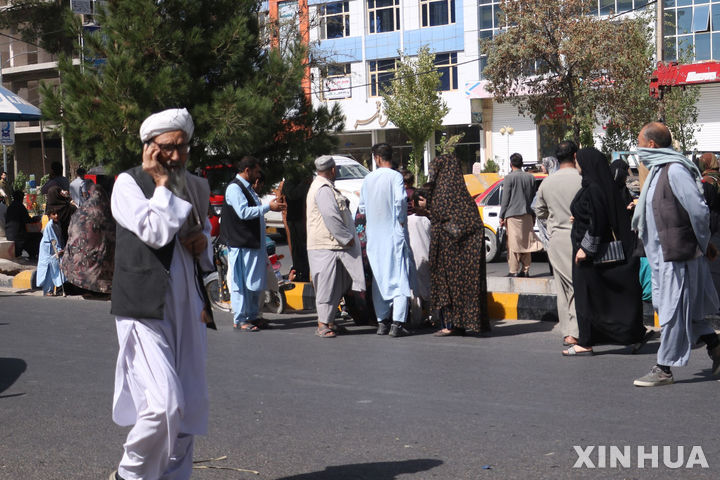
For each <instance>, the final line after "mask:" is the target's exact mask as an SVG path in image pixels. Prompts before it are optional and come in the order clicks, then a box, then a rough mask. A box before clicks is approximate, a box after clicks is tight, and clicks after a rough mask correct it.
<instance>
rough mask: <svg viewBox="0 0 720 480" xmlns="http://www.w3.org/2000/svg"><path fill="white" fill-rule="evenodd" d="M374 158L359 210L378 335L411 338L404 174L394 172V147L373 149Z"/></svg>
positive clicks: (381, 145)
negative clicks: (372, 168) (409, 335)
mask: <svg viewBox="0 0 720 480" xmlns="http://www.w3.org/2000/svg"><path fill="white" fill-rule="evenodd" d="M372 154H373V159H374V161H375V165H376V166H377V167H378V168H377V169H376V170H375V171H373V172H371V173H370V174H369V175H368V176H366V177H365V179H364V180H363V184H362V188H361V190H360V205H359V207H358V209H359V210H360V212H361V213H364V214H365V217H366V226H365V229H366V235H367V256H368V260H369V262H370V267H371V268H372V272H373V282H372V299H373V307H375V316H376V317H377V321H378V330H377V334H378V335H387V334H388V333H389V334H390V336H393V337H402V336H405V335H408V334H409V332H408V330H407V329H406V328H405V319H406V317H407V311H408V302H409V299H410V295H411V292H410V268H411V267H410V265H411V262H412V257H411V255H410V246H409V240H408V230H407V193H406V192H405V185H404V184H403V176H402V174H401V173H400V172H398V171H397V170H394V169H393V164H392V147H391V146H390V145H388V144H387V143H379V144H377V145H374V146H373V147H372ZM391 309H392V325H390V313H391Z"/></svg>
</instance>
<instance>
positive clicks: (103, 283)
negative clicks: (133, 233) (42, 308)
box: [60, 184, 115, 294]
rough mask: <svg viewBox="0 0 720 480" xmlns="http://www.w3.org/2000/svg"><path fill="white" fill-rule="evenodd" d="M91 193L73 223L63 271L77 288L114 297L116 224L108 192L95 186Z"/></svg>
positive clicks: (62, 266)
mask: <svg viewBox="0 0 720 480" xmlns="http://www.w3.org/2000/svg"><path fill="white" fill-rule="evenodd" d="M88 193H89V194H90V197H89V198H88V199H87V200H86V201H85V203H83V204H82V206H81V207H80V208H79V209H78V211H77V212H76V213H75V215H73V217H72V220H71V221H70V227H69V235H68V238H67V245H66V246H65V255H64V257H63V260H62V263H61V266H60V268H61V269H62V271H63V273H64V274H65V277H66V278H67V281H68V282H70V283H72V284H73V285H75V286H77V287H80V288H84V289H85V290H89V291H91V292H97V293H103V294H105V293H110V290H111V287H112V277H113V270H114V266H115V220H114V219H113V217H112V211H111V210H110V196H109V195H108V193H107V192H106V191H105V189H104V188H102V187H101V186H100V185H95V184H92V185H91V186H90V188H89V190H88Z"/></svg>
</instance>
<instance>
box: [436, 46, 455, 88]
mask: <svg viewBox="0 0 720 480" xmlns="http://www.w3.org/2000/svg"><path fill="white" fill-rule="evenodd" d="M435 66H436V67H437V70H438V72H440V85H439V86H438V90H439V91H448V90H457V88H458V80H457V53H441V54H438V55H435Z"/></svg>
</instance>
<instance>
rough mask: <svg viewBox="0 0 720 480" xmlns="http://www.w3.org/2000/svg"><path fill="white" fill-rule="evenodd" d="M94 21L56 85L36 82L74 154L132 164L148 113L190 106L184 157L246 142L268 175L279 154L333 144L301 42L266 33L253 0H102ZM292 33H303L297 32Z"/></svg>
mask: <svg viewBox="0 0 720 480" xmlns="http://www.w3.org/2000/svg"><path fill="white" fill-rule="evenodd" d="M106 6H107V9H106V10H105V11H104V12H103V13H102V14H100V15H99V17H98V23H99V24H100V25H101V28H100V29H99V30H97V31H95V32H93V33H89V34H88V33H86V34H85V36H84V44H85V49H84V51H83V52H82V57H81V58H82V59H83V61H82V62H81V64H80V65H77V63H76V64H75V65H73V62H72V59H71V57H70V56H61V59H60V62H59V70H60V76H61V82H60V85H59V86H50V85H44V86H43V90H42V93H43V104H42V111H43V114H44V115H45V117H46V118H48V119H51V120H53V121H55V122H56V123H57V124H58V126H59V130H60V131H61V132H62V133H63V135H64V138H65V142H66V147H67V149H68V151H69V153H70V155H72V158H73V160H74V161H75V162H77V163H79V164H82V165H85V166H93V165H97V164H103V165H105V167H106V168H107V169H109V170H110V171H112V172H115V173H117V172H119V171H122V170H124V169H126V168H129V167H131V166H134V165H138V164H139V161H140V154H141V144H140V141H139V138H138V131H139V127H140V124H141V122H142V121H143V119H145V118H146V117H147V116H148V115H149V114H151V113H153V112H157V111H160V110H163V109H166V108H173V107H185V108H187V109H188V110H189V111H190V113H191V114H192V116H193V120H194V122H195V135H194V137H193V139H192V142H191V143H192V151H191V160H190V161H191V164H192V166H194V167H196V166H200V165H204V164H215V163H225V162H228V161H229V160H232V159H233V158H237V157H239V156H241V155H244V154H250V155H254V156H257V157H258V158H260V159H261V160H262V161H264V162H265V167H266V168H265V170H266V173H267V177H268V184H271V183H272V182H274V181H275V180H277V179H279V178H280V177H282V175H283V168H284V163H285V162H294V163H297V162H298V161H299V162H301V163H304V164H307V163H308V161H309V159H310V158H312V157H314V156H316V155H319V154H322V153H328V152H330V151H331V149H332V147H333V146H334V139H333V137H332V136H331V135H330V133H332V132H337V131H339V130H341V129H342V128H343V117H342V114H341V111H340V109H339V107H336V108H333V109H332V110H328V109H327V108H325V107H320V108H318V109H314V108H313V107H312V105H310V104H309V103H308V100H307V99H306V97H305V95H304V93H303V91H302V87H301V80H302V76H303V74H304V72H305V62H306V60H305V59H306V49H305V47H304V46H303V45H301V44H300V42H299V41H296V42H293V43H292V45H291V48H290V50H289V51H287V50H286V51H284V52H283V54H282V55H281V54H280V52H279V51H278V50H277V49H273V48H269V47H268V46H267V45H263V44H262V43H263V42H262V41H261V40H260V39H261V31H260V24H259V20H258V9H259V3H258V2H257V1H255V0H163V1H162V2H156V1H153V0H109V1H108V2H106ZM297 38H298V39H299V36H298V37H297Z"/></svg>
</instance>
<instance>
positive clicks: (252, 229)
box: [220, 178, 260, 248]
mask: <svg viewBox="0 0 720 480" xmlns="http://www.w3.org/2000/svg"><path fill="white" fill-rule="evenodd" d="M232 184H235V185H237V186H238V187H240V190H242V193H243V195H245V198H246V199H247V201H248V205H250V206H251V207H255V206H257V203H256V202H255V199H254V198H253V196H252V194H251V193H250V192H249V191H248V189H247V188H245V185H243V184H242V182H241V181H240V180H238V179H237V178H235V179H234V180H233V181H232V182H230V185H232ZM225 193H226V194H227V192H225ZM226 197H227V195H226ZM220 239H221V240H222V241H223V243H224V244H225V245H227V246H228V247H233V248H260V218H259V217H258V218H252V219H250V220H241V219H240V217H238V215H237V213H235V209H234V208H233V207H231V206H230V205H228V203H227V198H225V200H223V206H222V212H221V213H220Z"/></svg>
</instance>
